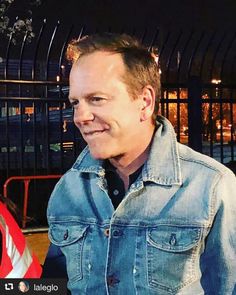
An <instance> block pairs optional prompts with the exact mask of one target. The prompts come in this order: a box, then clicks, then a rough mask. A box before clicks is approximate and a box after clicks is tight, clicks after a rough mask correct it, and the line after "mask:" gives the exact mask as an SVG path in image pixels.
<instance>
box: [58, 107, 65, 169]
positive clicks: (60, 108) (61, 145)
mask: <svg viewBox="0 0 236 295" xmlns="http://www.w3.org/2000/svg"><path fill="white" fill-rule="evenodd" d="M59 128H60V136H59V140H60V172H62V171H63V154H64V148H63V118H62V103H61V102H59Z"/></svg>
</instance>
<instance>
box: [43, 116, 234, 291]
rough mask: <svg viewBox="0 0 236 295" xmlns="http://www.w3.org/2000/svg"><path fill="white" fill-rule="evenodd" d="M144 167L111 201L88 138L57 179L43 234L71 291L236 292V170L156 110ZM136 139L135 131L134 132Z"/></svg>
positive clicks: (99, 162) (100, 167) (100, 168)
mask: <svg viewBox="0 0 236 295" xmlns="http://www.w3.org/2000/svg"><path fill="white" fill-rule="evenodd" d="M157 125H158V128H157V131H156V133H155V136H154V139H153V142H152V147H151V150H150V155H149V158H148V160H147V162H146V163H145V164H144V167H143V170H142V173H141V175H140V176H139V177H138V179H137V180H136V182H135V183H133V184H132V185H131V187H130V189H129V190H128V192H127V193H126V195H125V197H124V199H123V201H122V202H121V203H120V205H119V206H118V208H117V209H116V210H115V211H114V208H113V206H112V203H111V200H110V198H109V196H108V194H107V189H106V180H105V178H104V175H105V171H104V169H103V168H102V161H97V160H94V159H93V158H92V157H91V156H90V153H89V150H88V148H85V150H84V151H83V152H82V153H81V154H80V156H79V157H78V159H77V161H76V162H75V164H74V165H73V167H72V168H71V169H70V170H69V171H68V172H67V173H66V174H65V175H64V176H63V177H62V178H61V179H60V181H59V182H58V183H57V185H56V187H55V189H54V191H53V193H52V195H51V198H50V201H49V205H48V222H49V237H50V240H51V242H52V243H53V244H55V245H57V246H58V247H60V249H61V251H62V252H63V253H64V255H65V257H66V262H67V271H68V276H69V283H68V287H69V289H70V290H71V292H72V294H74V295H82V294H89V295H103V294H104V295H105V294H111V295H113V294H115V295H118V294H119V295H125V294H127V295H133V294H138V295H148V294H150V295H154V294H155V295H169V294H178V295H200V294H207V295H229V294H236V287H235V285H236V192H235V190H236V178H235V176H234V174H233V173H232V172H231V171H230V170H229V169H227V168H226V167H224V166H223V165H221V164H220V163H218V162H216V161H215V160H214V159H211V158H210V157H207V156H205V155H202V154H199V153H197V152H195V151H193V150H192V149H190V148H189V147H187V146H185V145H182V144H179V143H177V141H176V136H175V132H174V129H173V127H172V126H171V124H170V122H169V121H168V120H167V119H165V118H163V117H158V121H157ZM131 140H132V139H131Z"/></svg>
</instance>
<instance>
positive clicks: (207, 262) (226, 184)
mask: <svg viewBox="0 0 236 295" xmlns="http://www.w3.org/2000/svg"><path fill="white" fill-rule="evenodd" d="M210 214H211V217H212V221H213V222H212V226H211V228H210V231H209V234H208V236H207V238H206V241H205V249H204V252H203V254H202V256H201V260H200V267H201V270H202V279H201V284H202V286H203V289H204V291H205V292H206V294H215V295H222V294H228V295H230V294H236V177H235V175H234V174H233V173H232V172H231V171H230V170H226V171H225V173H224V174H223V175H221V177H220V178H219V180H218V182H217V184H216V185H215V187H214V188H213V199H212V207H211V212H210Z"/></svg>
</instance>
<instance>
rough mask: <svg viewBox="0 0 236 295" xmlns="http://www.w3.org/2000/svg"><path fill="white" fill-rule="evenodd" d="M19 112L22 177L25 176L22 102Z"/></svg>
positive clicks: (20, 102)
mask: <svg viewBox="0 0 236 295" xmlns="http://www.w3.org/2000/svg"><path fill="white" fill-rule="evenodd" d="M19 110H20V175H23V167H24V145H23V106H22V101H19Z"/></svg>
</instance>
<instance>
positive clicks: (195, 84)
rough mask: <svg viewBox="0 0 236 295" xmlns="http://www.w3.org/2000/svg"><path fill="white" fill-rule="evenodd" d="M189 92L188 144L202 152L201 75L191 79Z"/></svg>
mask: <svg viewBox="0 0 236 295" xmlns="http://www.w3.org/2000/svg"><path fill="white" fill-rule="evenodd" d="M188 94H189V95H188V96H189V98H188V100H189V101H188V127H189V129H188V130H189V132H188V144H189V146H190V147H191V148H193V149H195V150H196V151H198V152H202V102H201V94H202V85H201V81H200V78H199V77H191V78H190V79H189V83H188Z"/></svg>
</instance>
